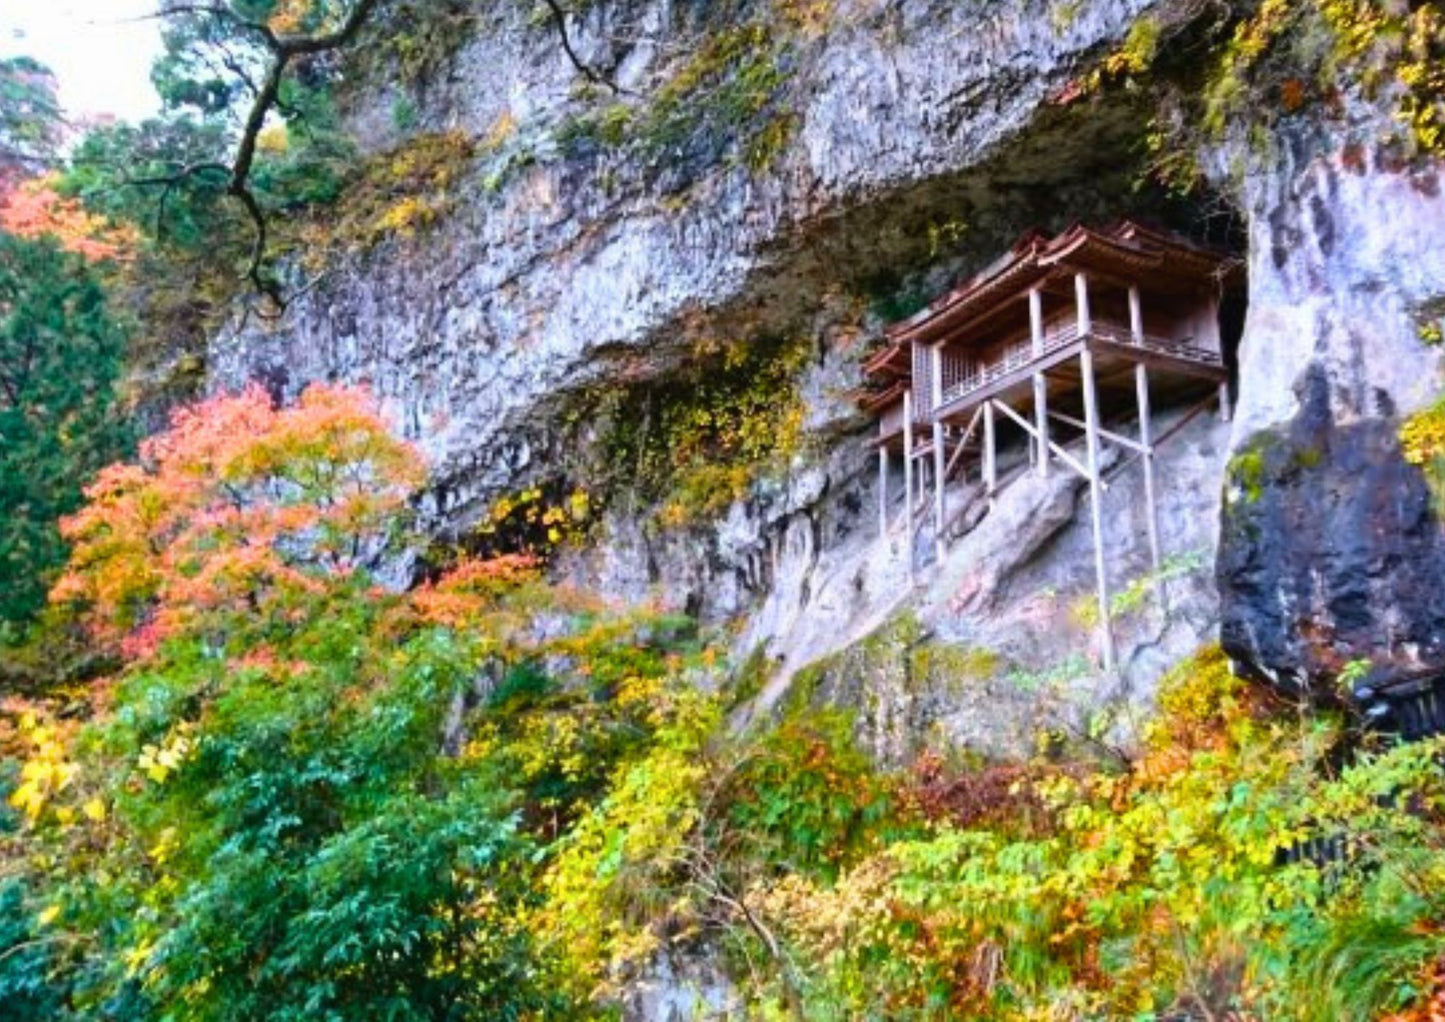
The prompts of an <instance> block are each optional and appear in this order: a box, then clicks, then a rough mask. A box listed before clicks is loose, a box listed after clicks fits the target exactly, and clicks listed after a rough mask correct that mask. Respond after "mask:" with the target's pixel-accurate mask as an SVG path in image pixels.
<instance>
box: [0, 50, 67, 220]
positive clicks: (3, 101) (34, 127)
mask: <svg viewBox="0 0 1445 1022" xmlns="http://www.w3.org/2000/svg"><path fill="white" fill-rule="evenodd" d="M62 127H63V120H62V115H61V110H60V103H59V101H58V100H57V99H56V96H55V78H54V76H53V75H52V74H51V73H50V70H49V69H48V68H47V67H45V66H44V65H43V64H41V63H39V62H38V61H35V60H32V59H30V58H29V57H6V58H3V59H0V196H3V194H4V192H5V191H6V190H7V187H8V186H9V185H13V184H14V183H15V181H16V180H17V179H19V178H20V177H23V176H28V175H30V174H35V173H37V172H39V171H40V170H41V169H43V168H45V167H47V166H49V165H50V164H51V163H52V162H53V161H54V159H55V157H56V154H57V151H58V150H59V148H60V138H61V129H62Z"/></svg>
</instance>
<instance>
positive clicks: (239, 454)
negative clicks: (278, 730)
mask: <svg viewBox="0 0 1445 1022" xmlns="http://www.w3.org/2000/svg"><path fill="white" fill-rule="evenodd" d="M425 478H426V469H425V465H424V463H423V460H422V458H421V456H420V454H419V453H418V452H417V451H416V450H415V449H414V448H412V447H411V446H410V445H408V444H406V443H404V442H402V441H399V440H397V439H395V438H394V437H392V436H391V434H390V433H389V432H388V430H387V428H386V425H385V423H384V422H383V421H382V419H381V417H380V415H379V413H378V411H377V409H376V408H375V406H374V404H373V403H372V402H371V400H370V398H369V397H368V396H367V395H366V393H365V392H363V391H360V390H354V389H347V388H344V387H330V386H313V387H311V388H310V389H308V390H307V391H306V393H305V394H303V395H302V397H301V400H300V401H299V402H298V403H297V404H296V405H295V406H294V407H290V408H282V409H277V408H274V407H273V406H272V404H271V402H270V400H269V399H268V397H267V396H266V394H265V393H264V392H263V391H262V390H261V389H260V388H259V387H255V386H252V387H250V388H248V389H247V390H246V391H244V392H243V393H241V394H238V395H234V396H223V397H217V398H213V399H211V400H208V401H205V402H202V403H200V404H198V405H195V406H193V407H191V408H187V409H182V410H181V411H178V412H177V413H176V414H175V415H174V416H173V418H172V421H171V426H170V429H169V430H167V431H166V432H164V433H162V434H160V435H158V436H156V437H153V438H151V439H150V440H148V441H147V442H146V443H145V444H143V445H142V447H141V458H140V463H139V464H131V465H121V464H117V465H112V466H110V467H109V468H107V469H105V470H104V471H103V472H101V474H100V476H99V477H98V478H97V480H96V481H95V483H94V484H93V485H92V486H91V487H90V488H89V489H88V490H87V491H86V496H87V497H88V498H89V503H88V504H87V506H86V507H85V508H84V509H82V510H81V511H80V512H79V513H77V514H75V515H73V516H71V517H70V518H68V519H66V520H65V521H63V522H62V524H61V529H62V532H63V534H64V535H65V537H66V539H67V540H68V541H69V542H70V543H71V544H72V548H73V552H72V555H71V560H70V564H69V566H68V569H67V571H66V573H65V574H64V575H63V576H62V577H61V579H60V581H59V582H58V583H57V584H56V586H55V588H54V590H52V592H51V600H52V601H53V602H57V603H63V604H71V605H73V606H75V607H76V608H77V609H78V611H79V613H80V615H81V617H82V619H83V620H84V621H85V622H86V623H87V625H89V626H90V628H91V629H92V631H93V633H94V634H95V635H96V637H97V638H98V639H100V640H102V641H106V642H110V643H117V644H119V645H120V647H121V651H122V652H123V653H124V654H125V655H127V656H132V657H134V656H144V655H146V654H147V653H149V652H150V651H152V650H153V649H154V648H155V646H156V644H157V643H158V642H159V641H160V640H162V639H164V638H165V637H166V636H167V635H171V634H175V633H176V632H177V631H179V630H181V629H184V628H186V627H188V626H190V625H192V624H194V623H195V622H196V621H197V620H198V619H199V617H200V616H201V615H204V614H206V613H208V612H214V611H217V610H237V611H243V612H246V613H250V614H260V613H263V612H270V613H274V614H279V615H282V616H285V615H287V614H289V613H295V612H298V607H299V605H300V604H301V603H302V602H303V601H304V600H305V599H306V597H308V596H310V595H313V594H317V593H320V592H321V591H323V590H324V588H325V585H326V582H327V581H328V579H335V578H339V577H343V576H345V575H348V574H349V573H350V572H352V571H353V570H354V569H355V568H356V567H358V566H360V565H361V564H362V563H363V562H364V561H365V560H366V559H367V558H368V557H370V556H373V555H375V554H376V553H377V552H378V551H380V550H381V549H382V548H384V547H385V545H386V543H387V542H388V540H389V539H390V538H391V534H392V533H393V532H394V531H395V529H396V527H397V524H398V523H399V522H401V521H403V520H404V517H405V511H406V502H407V498H408V497H409V495H410V494H411V493H412V492H414V491H415V490H416V489H417V488H418V487H420V486H421V485H422V483H423V482H424V481H425Z"/></svg>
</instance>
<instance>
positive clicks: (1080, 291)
mask: <svg viewBox="0 0 1445 1022" xmlns="http://www.w3.org/2000/svg"><path fill="white" fill-rule="evenodd" d="M1074 301H1075V303H1076V305H1077V308H1078V316H1079V336H1080V337H1088V336H1089V334H1090V333H1091V332H1092V331H1093V329H1094V319H1093V317H1092V316H1091V315H1090V313H1089V278H1088V277H1086V276H1085V275H1084V274H1082V273H1076V274H1074Z"/></svg>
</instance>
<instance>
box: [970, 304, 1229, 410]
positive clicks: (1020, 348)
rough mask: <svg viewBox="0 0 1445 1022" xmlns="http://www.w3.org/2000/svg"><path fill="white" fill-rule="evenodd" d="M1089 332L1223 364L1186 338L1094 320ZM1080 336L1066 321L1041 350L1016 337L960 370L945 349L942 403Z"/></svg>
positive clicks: (1105, 338) (1215, 354)
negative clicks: (981, 362)
mask: <svg viewBox="0 0 1445 1022" xmlns="http://www.w3.org/2000/svg"><path fill="white" fill-rule="evenodd" d="M1089 336H1090V337H1094V338H1098V339H1099V340H1101V341H1108V342H1110V343H1112V344H1123V345H1127V346H1129V347H1133V348H1143V349H1146V350H1149V351H1157V352H1160V353H1161V354H1166V355H1172V356H1174V357H1175V358H1185V359H1189V360H1190V361H1194V362H1200V363H1203V364H1205V365H1212V366H1218V365H1222V364H1223V361H1222V359H1221V358H1220V357H1219V353H1218V352H1215V351H1210V350H1208V349H1207V348H1200V347H1197V346H1195V345H1193V344H1190V343H1189V341H1190V339H1189V338H1186V339H1184V340H1181V341H1171V340H1164V339H1163V338H1159V337H1149V336H1145V337H1143V338H1136V337H1134V335H1133V334H1132V333H1131V332H1130V331H1129V329H1128V328H1127V327H1120V326H1116V325H1114V324H1112V323H1097V322H1096V323H1094V324H1093V326H1092V327H1091V328H1090V330H1089ZM1079 339H1080V333H1079V327H1078V324H1077V323H1069V324H1066V325H1065V326H1063V327H1060V328H1059V329H1057V330H1054V331H1051V332H1050V333H1048V334H1046V335H1045V336H1044V350H1043V353H1042V354H1041V355H1035V354H1034V349H1033V342H1032V341H1030V340H1026V341H1019V342H1018V343H1016V344H1012V345H1010V346H1009V347H1008V348H1007V349H1006V350H1005V351H1004V354H1003V357H1002V358H1000V359H997V360H995V361H993V362H991V363H989V364H988V365H986V366H975V367H973V368H971V369H969V370H967V371H960V370H959V369H958V368H957V367H958V366H959V365H960V364H961V363H962V360H959V359H956V358H951V357H950V356H949V355H948V353H947V352H945V353H944V367H945V368H944V387H943V403H944V404H945V405H946V404H949V403H950V402H953V401H956V400H958V399H959V398H961V397H964V396H966V395H968V394H971V393H973V392H974V391H976V390H981V389H983V388H984V387H987V386H989V385H990V384H992V383H995V382H997V381H998V380H1001V379H1003V378H1004V377H1006V376H1009V375H1011V374H1013V373H1015V372H1018V371H1019V370H1020V369H1024V368H1026V367H1027V366H1029V365H1030V364H1031V363H1033V362H1035V361H1037V360H1038V359H1039V358H1043V357H1045V356H1047V355H1051V354H1053V353H1054V352H1056V351H1058V350H1059V349H1060V348H1064V347H1067V346H1068V345H1070V344H1073V343H1074V342H1075V341H1077V340H1079Z"/></svg>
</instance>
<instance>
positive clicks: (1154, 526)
mask: <svg viewBox="0 0 1445 1022" xmlns="http://www.w3.org/2000/svg"><path fill="white" fill-rule="evenodd" d="M1134 390H1135V399H1136V400H1137V401H1138V403H1139V443H1140V444H1142V445H1143V447H1144V456H1143V462H1144V507H1145V511H1146V512H1147V513H1148V515H1149V563H1150V564H1152V565H1153V566H1154V570H1155V571H1156V572H1158V570H1159V566H1160V560H1159V508H1158V506H1157V505H1156V504H1155V503H1154V426H1153V423H1152V422H1151V421H1150V419H1151V414H1150V411H1149V370H1148V368H1147V367H1146V366H1145V365H1144V363H1143V362H1139V363H1137V364H1136V365H1135V366H1134Z"/></svg>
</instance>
